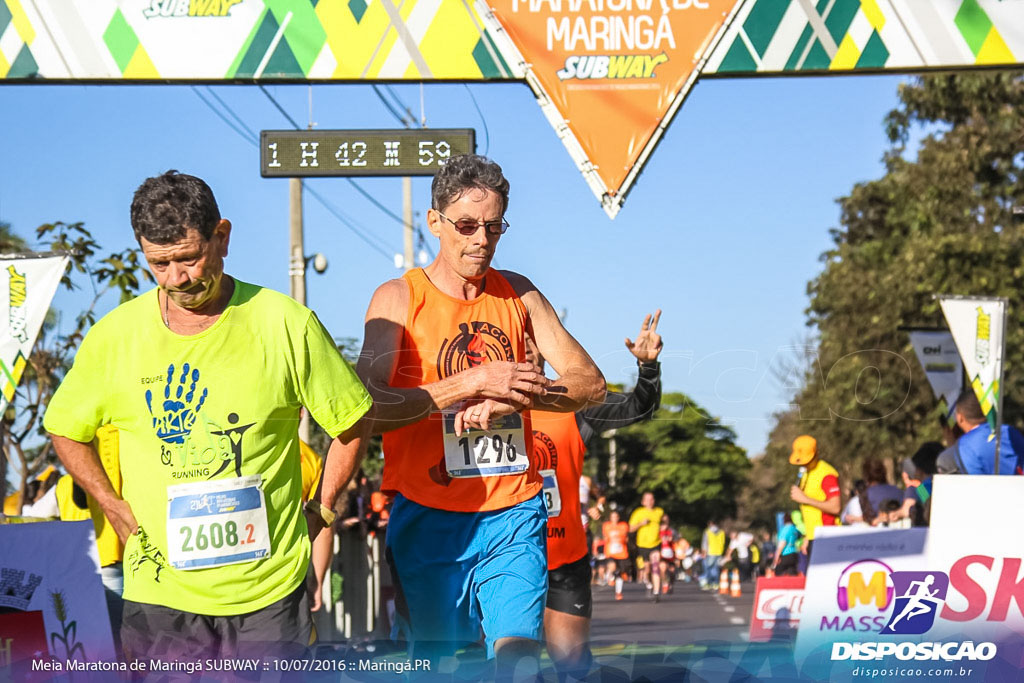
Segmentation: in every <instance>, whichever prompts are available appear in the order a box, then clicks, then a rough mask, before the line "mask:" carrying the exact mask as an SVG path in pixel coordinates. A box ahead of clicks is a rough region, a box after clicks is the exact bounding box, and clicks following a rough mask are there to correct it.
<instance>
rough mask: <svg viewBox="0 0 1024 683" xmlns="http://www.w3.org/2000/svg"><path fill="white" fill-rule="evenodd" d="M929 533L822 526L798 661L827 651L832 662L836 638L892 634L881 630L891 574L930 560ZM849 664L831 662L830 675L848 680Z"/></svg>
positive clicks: (808, 585) (805, 604) (890, 592)
mask: <svg viewBox="0 0 1024 683" xmlns="http://www.w3.org/2000/svg"><path fill="white" fill-rule="evenodd" d="M926 536H927V530H926V529H892V530H890V529H885V528H882V527H876V528H872V527H852V526H834V527H819V528H818V529H817V530H816V531H815V533H814V548H813V552H812V553H811V560H812V562H813V564H812V565H811V567H810V568H809V569H808V572H807V582H806V584H805V588H804V602H803V609H802V611H801V612H800V628H799V630H798V631H797V639H796V658H797V661H798V662H799V661H800V660H805V664H806V663H807V661H806V660H807V659H808V658H815V659H817V658H821V657H824V659H825V660H827V661H830V662H831V660H830V658H829V653H830V651H831V648H832V644H833V643H836V642H853V641H864V640H871V641H876V640H885V639H889V640H891V639H892V638H884V637H882V636H880V631H881V630H882V628H883V627H885V624H886V621H887V619H888V615H889V613H890V611H891V609H890V608H891V607H892V604H893V599H894V592H893V583H892V579H891V578H890V576H891V574H892V572H894V571H901V570H916V569H921V568H923V567H925V566H926V560H925V555H924V550H925V538H926ZM846 664H850V663H849V662H847V663H846ZM846 664H844V663H842V662H839V661H837V662H831V667H832V668H831V674H830V675H829V676H828V677H827V680H849V679H848V677H849V676H851V675H852V673H851V671H850V668H851V667H850V666H847V665H846ZM805 673H807V672H806V671H805ZM837 673H838V674H839V675H838V676H836V674H837Z"/></svg>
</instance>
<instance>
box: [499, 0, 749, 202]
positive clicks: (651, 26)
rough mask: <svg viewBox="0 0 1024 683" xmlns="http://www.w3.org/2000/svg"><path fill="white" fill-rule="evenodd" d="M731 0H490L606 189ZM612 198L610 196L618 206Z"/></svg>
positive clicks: (677, 90) (614, 189) (642, 141)
mask: <svg viewBox="0 0 1024 683" xmlns="http://www.w3.org/2000/svg"><path fill="white" fill-rule="evenodd" d="M736 3H737V0H492V2H490V3H489V4H490V6H491V7H492V8H493V12H494V15H495V18H496V19H497V21H498V22H499V23H500V24H501V25H502V27H503V28H504V29H505V31H506V32H507V33H508V36H509V37H510V38H511V41H512V43H514V44H515V46H516V48H518V50H519V52H520V53H521V55H522V58H523V60H524V61H525V62H526V64H527V66H528V68H529V69H531V70H532V72H533V74H534V76H535V77H536V79H537V81H539V83H540V85H541V86H542V88H543V90H544V92H545V94H546V95H547V96H548V97H549V98H550V99H551V101H552V103H553V104H554V106H555V108H556V109H557V110H558V112H559V113H560V114H561V116H562V118H563V119H565V123H566V124H567V125H568V127H569V129H570V130H571V131H572V133H573V134H574V135H575V137H576V139H577V140H578V142H579V144H580V146H581V147H582V149H583V151H584V153H585V155H586V157H587V159H589V161H590V162H591V163H592V164H593V165H594V166H596V167H597V168H596V172H597V174H598V176H599V177H600V178H601V180H602V181H603V183H604V186H605V190H606V192H607V194H608V195H609V196H610V197H612V198H615V197H616V196H617V195H619V194H620V193H624V192H625V190H626V189H628V188H624V187H623V184H624V183H625V182H626V181H627V179H628V177H629V175H630V170H631V169H632V168H633V165H634V164H635V163H636V162H637V160H638V158H639V157H640V155H641V154H642V153H643V152H644V151H645V149H646V148H647V147H648V145H649V144H650V143H651V142H652V140H654V139H655V134H656V131H657V128H658V124H659V123H660V122H661V120H662V119H663V118H664V117H665V115H666V114H667V113H669V111H670V108H672V105H673V103H674V102H675V101H676V99H677V98H678V97H680V95H681V94H685V93H684V88H686V87H688V85H689V84H690V83H692V81H690V80H689V79H690V76H691V74H693V72H694V70H695V69H696V68H697V67H698V65H699V63H700V62H701V61H702V60H703V58H704V57H705V55H706V54H707V52H708V50H709V49H710V48H711V47H713V45H712V43H713V41H714V39H715V37H716V36H717V35H718V32H719V30H720V29H721V28H722V25H723V23H724V22H725V20H726V19H727V18H728V17H729V16H730V13H731V12H732V10H733V7H734V6H735V5H736ZM620 201H621V198H619V199H618V201H616V202H615V203H616V204H618V203H619V202H620Z"/></svg>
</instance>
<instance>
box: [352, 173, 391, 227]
mask: <svg viewBox="0 0 1024 683" xmlns="http://www.w3.org/2000/svg"><path fill="white" fill-rule="evenodd" d="M345 180H347V181H348V182H349V185H351V186H352V187H354V188H355V189H356V192H358V193H359V194H361V195H363V196H364V197H366V198H367V199H368V200H369V201H370V203H371V204H373V205H374V206H376V207H377V208H378V209H380V210H381V211H383V212H384V213H386V214H387V215H388V216H390V217H391V218H394V219H395V220H396V221H398V222H399V223H400V224H402V225H405V219H404V218H402V217H401V216H399V215H398V214H397V213H395V212H394V211H392V210H391V209H389V208H388V207H386V206H385V205H384V204H381V202H380V201H379V200H378V199H377V198H376V197H374V196H373V195H372V194H370V193H369V192H367V191H366V190H364V189H363V188H362V187H360V186H359V185H357V184H356V181H354V180H352V179H351V178H345Z"/></svg>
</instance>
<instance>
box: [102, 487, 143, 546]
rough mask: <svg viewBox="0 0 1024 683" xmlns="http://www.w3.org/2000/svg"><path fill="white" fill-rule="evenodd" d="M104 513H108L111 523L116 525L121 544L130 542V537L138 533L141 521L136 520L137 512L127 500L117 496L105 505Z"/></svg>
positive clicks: (115, 529) (113, 525) (115, 528)
mask: <svg viewBox="0 0 1024 683" xmlns="http://www.w3.org/2000/svg"><path fill="white" fill-rule="evenodd" d="M103 514H104V515H106V517H107V520H109V521H110V525H111V526H112V527H114V531H115V532H116V533H117V537H118V538H119V539H121V545H125V544H126V543H127V542H128V537H129V536H132V535H133V534H135V533H137V532H138V530H139V523H138V522H137V521H136V520H135V513H133V512H132V508H131V506H130V505H128V503H127V502H125V501H124V500H121V499H120V498H117V499H115V500H113V501H111V502H110V503H108V504H107V505H104V506H103Z"/></svg>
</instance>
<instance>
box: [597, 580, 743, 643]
mask: <svg viewBox="0 0 1024 683" xmlns="http://www.w3.org/2000/svg"><path fill="white" fill-rule="evenodd" d="M742 589H743V594H742V595H741V596H740V597H738V598H733V597H730V596H722V595H719V594H718V591H717V590H716V591H714V592H711V591H701V590H700V589H699V588H698V587H697V586H696V585H695V584H693V583H682V582H676V584H675V587H674V589H673V592H672V593H670V594H668V595H662V596H661V598H660V600H659V601H658V602H657V603H655V602H654V601H652V600H651V599H650V597H648V593H647V590H646V589H645V588H644V585H643V584H632V583H627V584H625V585H624V586H623V589H622V593H623V599H622V600H619V601H617V600H615V590H614V589H613V588H611V587H608V586H594V615H593V621H592V622H591V628H590V638H591V641H592V642H594V643H601V644H612V643H634V644H635V643H640V644H644V645H662V646H664V645H677V646H678V645H691V644H694V643H701V642H707V641H726V642H730V643H738V642H747V641H748V640H749V638H748V633H749V630H750V615H751V611H752V610H753V605H754V584H753V582H747V583H744V584H742Z"/></svg>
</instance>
